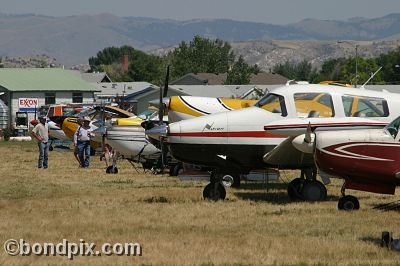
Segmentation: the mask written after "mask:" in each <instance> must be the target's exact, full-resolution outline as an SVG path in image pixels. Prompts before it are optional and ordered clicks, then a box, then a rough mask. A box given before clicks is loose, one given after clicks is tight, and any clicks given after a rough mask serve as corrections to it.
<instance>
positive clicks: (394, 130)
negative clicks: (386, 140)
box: [385, 116, 400, 138]
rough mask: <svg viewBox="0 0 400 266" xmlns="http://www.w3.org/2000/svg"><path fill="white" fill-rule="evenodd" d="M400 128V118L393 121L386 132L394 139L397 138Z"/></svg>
mask: <svg viewBox="0 0 400 266" xmlns="http://www.w3.org/2000/svg"><path fill="white" fill-rule="evenodd" d="M399 127H400V116H399V117H398V118H396V119H395V120H393V121H392V122H391V123H390V124H389V125H387V126H386V128H385V129H386V130H387V131H388V132H389V134H390V135H392V137H393V138H396V136H397V134H398V132H399Z"/></svg>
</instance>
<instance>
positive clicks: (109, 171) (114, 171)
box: [106, 165, 118, 174]
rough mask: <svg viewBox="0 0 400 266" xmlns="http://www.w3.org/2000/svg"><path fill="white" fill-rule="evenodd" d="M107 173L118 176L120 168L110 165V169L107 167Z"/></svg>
mask: <svg viewBox="0 0 400 266" xmlns="http://www.w3.org/2000/svg"><path fill="white" fill-rule="evenodd" d="M106 173H107V174H118V168H117V167H116V166H115V167H113V166H112V165H110V166H109V167H107V169H106Z"/></svg>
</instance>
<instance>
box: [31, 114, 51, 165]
mask: <svg viewBox="0 0 400 266" xmlns="http://www.w3.org/2000/svg"><path fill="white" fill-rule="evenodd" d="M32 137H34V138H35V139H36V140H37V143H38V147H39V159H38V168H42V167H43V168H44V169H46V168H47V167H48V166H49V162H48V161H49V126H48V125H47V123H46V117H43V116H41V117H39V123H37V125H36V126H35V127H34V128H33V130H32Z"/></svg>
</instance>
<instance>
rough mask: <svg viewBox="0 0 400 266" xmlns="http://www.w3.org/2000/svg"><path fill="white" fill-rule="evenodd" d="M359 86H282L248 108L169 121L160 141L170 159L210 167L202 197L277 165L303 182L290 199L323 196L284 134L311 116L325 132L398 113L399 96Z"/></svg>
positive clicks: (309, 158) (368, 124)
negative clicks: (227, 180)
mask: <svg viewBox="0 0 400 266" xmlns="http://www.w3.org/2000/svg"><path fill="white" fill-rule="evenodd" d="M363 87H364V85H363V86H362V88H348V87H342V86H336V85H326V84H294V85H288V84H287V85H286V86H283V87H280V88H277V89H274V90H272V91H270V92H269V93H268V94H267V95H265V96H264V97H263V98H262V99H261V100H259V101H258V102H257V103H256V104H255V105H254V106H253V107H249V108H245V109H240V110H233V111H227V112H222V113H218V114H210V115H207V116H202V117H197V118H193V119H189V120H183V121H180V122H176V123H170V124H169V125H168V127H167V131H166V135H167V140H166V143H167V145H168V147H169V150H170V152H171V154H172V156H173V157H175V158H176V159H178V160H180V161H183V162H185V163H190V164H195V165H201V166H207V167H212V168H213V169H214V171H213V172H212V174H211V176H210V183H209V184H208V185H207V186H206V187H205V188H204V190H203V196H204V198H210V199H223V198H225V195H226V191H225V188H224V187H223V185H222V184H221V183H222V181H223V180H224V178H226V176H229V177H230V178H232V177H234V176H236V178H237V176H240V175H241V174H247V173H248V172H249V171H250V170H256V169H265V168H278V169H300V170H301V179H304V180H306V181H307V182H305V183H306V185H305V186H302V189H301V191H297V192H298V193H293V191H292V189H291V188H293V187H295V188H297V187H298V185H297V184H293V183H292V184H290V185H289V188H288V193H289V195H290V196H291V197H296V196H297V194H300V196H301V198H302V199H304V200H308V201H316V200H324V199H325V198H326V188H325V185H324V184H322V183H321V182H320V181H318V180H317V179H316V176H317V169H316V167H315V163H314V158H313V155H312V154H305V153H303V152H301V151H299V150H297V149H296V148H295V147H294V146H293V144H292V140H293V138H294V136H290V135H289V134H288V132H290V131H299V130H300V131H302V133H304V132H305V131H306V129H307V126H308V123H310V122H311V121H314V120H315V121H318V120H320V123H321V127H324V128H325V130H338V129H343V128H347V129H349V128H351V129H357V128H382V127H383V126H385V125H386V124H388V123H389V122H390V121H391V120H392V119H394V117H395V115H396V114H398V113H399V112H400V94H394V93H389V92H377V91H371V90H366V89H363ZM264 126H268V127H267V128H265V129H264ZM154 131H155V130H154ZM164 132H165V131H164ZM296 134H297V135H299V134H298V132H297V133H296ZM297 135H296V136H297ZM295 182H298V181H295Z"/></svg>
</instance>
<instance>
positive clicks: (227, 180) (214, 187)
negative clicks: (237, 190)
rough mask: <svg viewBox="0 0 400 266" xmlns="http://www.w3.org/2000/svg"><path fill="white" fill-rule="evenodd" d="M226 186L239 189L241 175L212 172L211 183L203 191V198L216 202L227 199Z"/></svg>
mask: <svg viewBox="0 0 400 266" xmlns="http://www.w3.org/2000/svg"><path fill="white" fill-rule="evenodd" d="M225 186H226V187H239V186H240V175H239V174H221V173H217V172H215V171H213V172H211V176H210V183H209V184H208V185H207V186H206V187H205V188H204V190H203V198H204V199H209V200H215V201H217V200H223V199H225V197H226V190H225Z"/></svg>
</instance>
